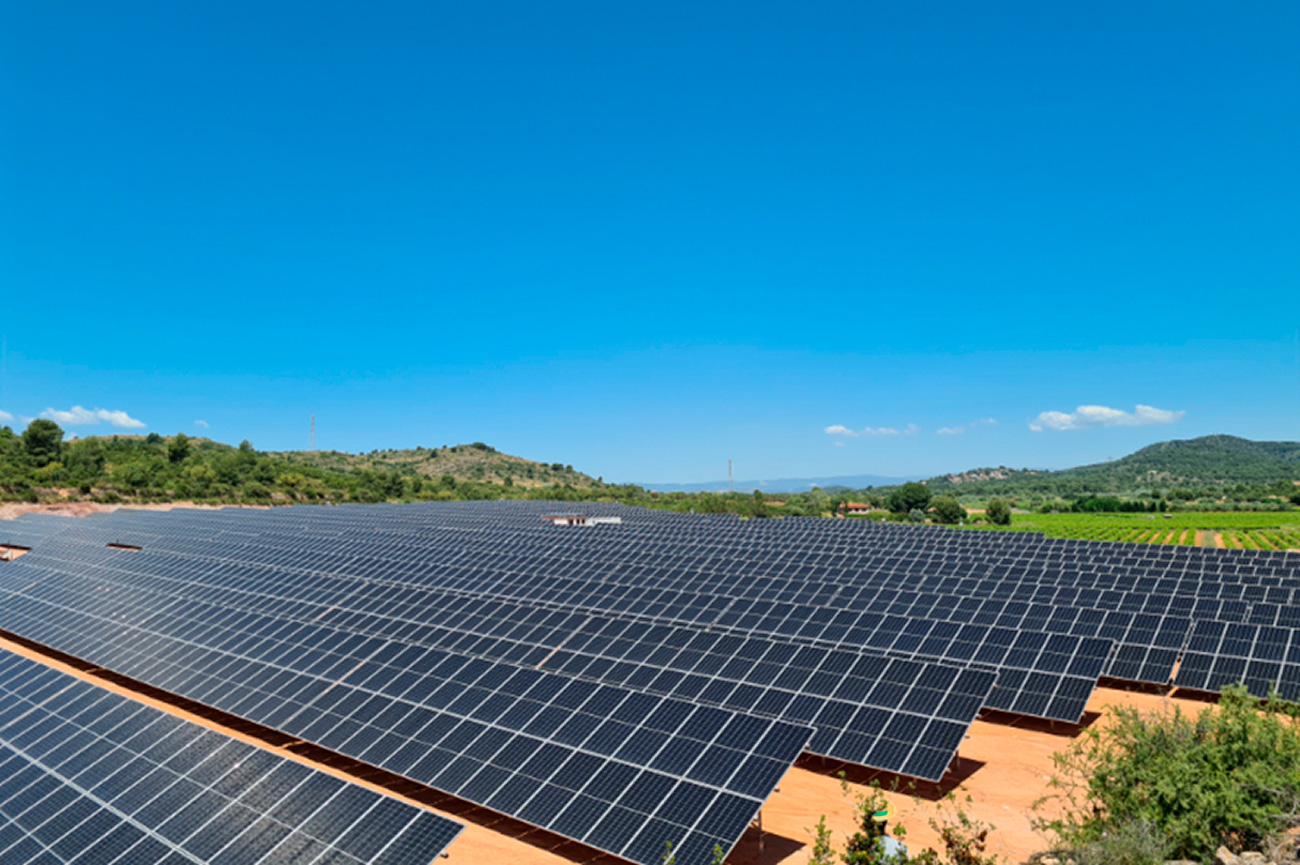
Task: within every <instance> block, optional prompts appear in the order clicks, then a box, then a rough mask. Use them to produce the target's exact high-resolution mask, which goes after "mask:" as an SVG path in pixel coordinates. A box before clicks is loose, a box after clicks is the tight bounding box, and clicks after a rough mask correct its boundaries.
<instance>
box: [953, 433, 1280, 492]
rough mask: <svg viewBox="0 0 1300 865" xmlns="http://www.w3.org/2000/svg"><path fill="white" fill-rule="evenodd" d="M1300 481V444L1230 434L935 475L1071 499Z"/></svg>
mask: <svg viewBox="0 0 1300 865" xmlns="http://www.w3.org/2000/svg"><path fill="white" fill-rule="evenodd" d="M1294 480H1300V442H1257V441H1251V440H1249V439H1243V438H1238V437H1237V436H1230V435H1211V436H1202V437H1201V438H1195V439H1183V440H1175V441H1167V442H1159V443H1157V444H1153V445H1148V446H1147V447H1144V448H1142V449H1141V450H1139V451H1135V452H1134V453H1131V454H1129V455H1128V456H1126V457H1123V458H1122V459H1118V460H1112V461H1111V462H1105V463H1096V464H1093V465H1087V466H1078V467H1077V468H1072V469H1062V470H1060V471H1033V470H1029V469H1009V468H1007V467H1005V466H999V467H998V468H985V469H975V470H972V471H968V472H963V473H961V474H955V475H942V476H940V477H936V478H931V479H930V480H929V481H927V483H928V484H929V486H930V488H931V489H933V490H936V491H947V490H951V491H953V492H956V493H958V494H968V495H981V494H988V495H993V494H999V493H1003V494H1011V493H1017V492H1020V493H1044V494H1048V495H1058V496H1062V497H1067V498H1068V497H1070V496H1076V495H1086V494H1097V493H1125V492H1133V491H1147V490H1151V489H1152V488H1156V487H1158V488H1161V489H1166V490H1167V489H1169V488H1171V487H1183V488H1191V489H1195V488H1205V487H1217V486H1224V485H1237V484H1264V485H1270V484H1276V483H1278V482H1279V481H1282V482H1285V481H1294Z"/></svg>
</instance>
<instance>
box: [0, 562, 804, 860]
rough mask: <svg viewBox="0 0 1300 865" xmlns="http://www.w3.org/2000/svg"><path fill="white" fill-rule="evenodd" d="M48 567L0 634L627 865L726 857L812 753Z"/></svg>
mask: <svg viewBox="0 0 1300 865" xmlns="http://www.w3.org/2000/svg"><path fill="white" fill-rule="evenodd" d="M86 549H90V548H86ZM96 552H99V551H96ZM110 555H113V556H134V555H135V554H134V553H127V552H119V551H113V552H111V553H110ZM29 560H31V561H29ZM45 564H48V562H43V561H42V560H41V559H40V558H39V557H37V555H36V553H35V552H34V553H32V554H29V555H28V556H25V557H24V558H23V559H20V560H18V561H17V562H13V563H10V565H7V566H6V568H5V571H4V572H0V584H3V585H2V586H0V627H2V628H4V629H5V630H8V631H11V632H13V633H17V634H19V635H21V636H23V637H25V638H27V639H30V640H34V641H36V642H39V643H41V644H43V645H47V646H50V647H53V648H56V649H58V650H59V651H62V652H66V653H68V654H70V655H74V656H76V657H80V658H83V659H85V660H87V661H90V662H91V663H94V664H97V665H99V666H102V667H104V668H107V669H110V670H113V671H115V672H118V673H121V674H123V675H127V676H131V677H133V678H135V679H137V680H140V681H143V682H145V683H146V684H149V685H151V686H154V687H157V688H161V689H164V690H166V691H169V692H171V693H175V694H178V695H180V696H183V697H186V698H188V699H192V700H196V701H199V702H201V703H205V704H207V705H210V706H213V707H215V708H218V709H221V710H223V711H227V712H231V713H233V714H236V715H239V716H241V717H243V718H246V719H248V720H250V721H254V722H257V723H260V724H264V725H266V726H269V727H273V728H275V729H277V730H281V731H284V732H286V733H289V734H291V735H294V736H297V737H300V738H302V739H303V740H305V741H309V742H312V743H315V744H317V745H320V746H322V747H326V748H330V749H332V750H335V751H338V752H340V753H343V754H345V755H347V756H350V757H353V758H356V759H358V760H363V761H365V762H367V763H371V764H373V765H375V766H379V767H381V768H383V769H387V770H389V771H391V772H395V773H397V774H400V775H403V776H406V777H408V778H410V779H412V780H415V781H417V782H420V783H423V784H427V785H429V786H432V787H434V788H436V789H438V790H441V791H444V792H446V793H450V794H452V795H456V796H458V797H460V798H463V799H466V800H468V801H470V802H474V803H476V804H479V805H483V806H485V807H488V808H491V809H493V810H496V811H499V812H501V813H504V814H507V815H510V816H512V817H517V818H518V819H521V820H524V821H525V822H528V823H532V824H534V825H537V826H540V827H542V828H546V829H549V830H551V831H554V832H556V833H558V834H561V835H565V836H567V837H571V838H574V839H577V840H580V841H583V842H584V843H587V844H589V845H591V846H593V847H597V848H599V849H602V850H606V851H608V852H611V853H615V854H617V855H621V856H623V857H625V858H628V859H631V860H632V861H636V862H647V863H648V862H657V861H659V860H660V858H661V857H662V853H663V849H664V844H665V842H667V841H671V842H673V844H674V848H675V849H677V850H678V851H679V852H680V855H682V856H683V857H686V856H690V857H692V858H693V859H707V858H708V857H709V855H710V853H711V851H712V849H713V847H714V845H715V844H716V845H720V846H722V847H723V848H724V849H726V850H729V849H730V848H731V846H734V844H735V842H736V841H737V840H738V839H739V837H740V836H741V834H743V832H744V831H745V828H746V827H747V826H748V824H749V823H750V821H751V820H752V819H753V818H754V816H755V815H756V813H757V812H758V810H759V808H760V807H761V805H762V803H763V801H764V800H765V799H766V798H767V796H768V795H769V794H770V793H771V791H772V790H773V789H774V788H775V787H776V785H777V784H778V783H779V781H780V779H781V777H782V776H783V775H784V774H785V772H786V770H787V769H788V768H789V766H790V765H791V764H792V763H793V761H794V760H795V759H796V758H797V757H798V755H799V754H800V752H801V751H802V749H803V746H804V745H805V744H806V743H807V741H808V739H809V737H810V736H811V735H812V730H811V728H809V727H807V726H805V725H796V724H791V723H787V722H783V721H778V720H773V719H768V718H758V717H755V716H752V715H743V714H739V713H735V712H729V711H726V710H721V709H714V708H709V707H703V706H695V705H692V704H689V703H683V702H681V701H676V700H670V699H664V698H661V697H654V696H651V695H648V694H641V693H636V692H633V691H630V690H628V689H621V688H613V687H609V686H604V685H595V684H592V683H589V682H583V681H578V680H575V679H571V678H568V677H563V676H558V675H554V674H550V673H544V672H539V671H536V670H532V669H526V668H521V667H517V666H512V665H504V664H494V663H491V662H489V661H486V660H484V659H481V658H475V657H473V656H470V655H466V654H464V653H456V652H449V651H438V650H432V649H424V648H421V647H418V646H414V645H403V644H402V643H400V642H397V641H393V640H384V639H382V638H373V637H372V638H366V637H361V636H359V635H356V634H349V633H346V632H343V631H341V630H338V629H335V628H332V627H330V626H328V625H325V624H315V623H307V622H298V621H294V620H291V619H287V618H282V617H278V616H276V615H274V614H271V613H269V612H266V611H263V612H252V611H245V610H240V609H237V608H235V607H232V606H230V605H228V604H225V603H223V602H222V601H223V600H224V598H222V597H221V595H222V594H223V593H222V592H221V591H220V590H212V591H210V592H209V593H208V594H209V595H210V597H199V596H198V595H197V594H196V595H195V596H190V597H184V596H179V595H175V594H171V595H169V594H165V593H163V592H159V591H156V590H154V589H152V588H150V587H148V586H146V585H144V584H143V583H139V582H137V583H127V582H121V581H114V580H111V579H109V578H108V577H107V575H106V573H105V569H103V568H96V567H95V566H93V565H90V564H87V563H82V564H81V565H79V566H77V567H72V568H68V569H66V570H62V571H61V570H56V569H54V568H50V567H46V566H45ZM18 584H21V586H20V587H19V586H18ZM300 590H301V592H302V593H303V594H307V595H309V594H310V593H311V589H310V588H308V587H307V586H305V585H304V586H302V587H300Z"/></svg>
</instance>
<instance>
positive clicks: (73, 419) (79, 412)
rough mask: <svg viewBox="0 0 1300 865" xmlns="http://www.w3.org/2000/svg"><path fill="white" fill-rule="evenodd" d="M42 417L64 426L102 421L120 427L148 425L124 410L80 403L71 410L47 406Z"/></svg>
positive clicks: (93, 424) (136, 427) (142, 426)
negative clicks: (83, 405)
mask: <svg viewBox="0 0 1300 865" xmlns="http://www.w3.org/2000/svg"><path fill="white" fill-rule="evenodd" d="M41 417H43V418H45V419H46V420H52V421H54V422H55V423H57V424H60V425H62V426H95V425H96V424H98V423H99V422H100V421H103V422H104V423H107V424H109V425H110V426H115V427H117V428H118V429H144V428H145V426H147V424H145V422H144V421H142V420H137V419H135V418H133V417H131V416H130V415H129V414H127V413H126V412H124V411H109V410H108V409H106V408H97V409H95V410H94V411H91V410H90V409H86V408H82V407H81V406H79V405H74V406H73V407H72V408H71V410H69V411H62V410H60V409H56V408H47V409H46V410H45V411H43V412H41Z"/></svg>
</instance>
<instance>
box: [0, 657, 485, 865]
mask: <svg viewBox="0 0 1300 865" xmlns="http://www.w3.org/2000/svg"><path fill="white" fill-rule="evenodd" d="M463 828H464V827H463V826H462V825H461V824H460V823H457V822H455V821H453V820H448V819H446V818H445V817H441V816H439V815H437V814H434V813H432V812H430V811H426V810H424V809H422V808H417V807H415V806H413V805H409V804H407V803H405V802H401V801H399V800H397V799H394V798H392V797H389V796H384V795H381V794H379V793H376V792H374V791H371V790H368V789H366V788H364V787H360V786H357V785H356V784H351V783H348V782H346V781H343V780H340V779H338V778H335V777H333V776H331V775H327V774H325V773H323V772H320V771H317V770H314V769H310V768H308V767H306V766H303V765H302V764H300V763H296V762H294V761H292V760H288V759H286V758H284V757H280V756H277V755H275V754H273V753H271V752H269V751H266V750H264V749H261V748H257V747H255V746H253V745H249V744H246V743H244V742H240V741H238V740H236V739H232V738H230V737H228V736H225V735H223V734H221V733H217V732H214V731H211V730H208V729H205V728H204V727H201V726H199V725H198V724H194V723H191V722H189V721H185V720H182V719H180V718H177V717H175V716H173V715H169V714H168V713H166V712H163V711H161V710H159V709H155V708H153V707H152V706H147V705H144V704H143V703H137V702H136V701H134V700H131V699H130V698H128V697H124V696H122V695H120V694H117V693H114V692H112V691H108V690H105V689H103V688H100V687H98V686H97V685H94V684H91V683H89V682H86V681H83V680H81V679H78V678H76V677H74V676H70V675H68V674H66V673H62V672H60V671H58V670H55V669H53V668H51V667H47V666H45V665H44V664H40V663H38V662H36V661H32V660H29V659H27V658H24V657H22V656H20V655H16V654H13V653H11V652H7V651H2V650H0V862H4V863H5V865H58V863H74V865H149V863H164V865H194V863H205V865H208V863H210V865H255V863H263V862H282V863H289V862H293V863H303V865H307V863H318V865H326V863H329V865H429V863H430V862H432V861H434V859H436V858H437V857H438V855H439V854H440V853H441V852H442V851H443V850H445V849H446V847H447V845H448V844H450V843H451V842H452V840H454V839H455V837H456V836H457V835H458V834H459V833H460V831H461V829H463Z"/></svg>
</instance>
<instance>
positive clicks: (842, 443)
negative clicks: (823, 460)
mask: <svg viewBox="0 0 1300 865" xmlns="http://www.w3.org/2000/svg"><path fill="white" fill-rule="evenodd" d="M835 446H836V447H837V448H842V447H844V442H836V443H835Z"/></svg>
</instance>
